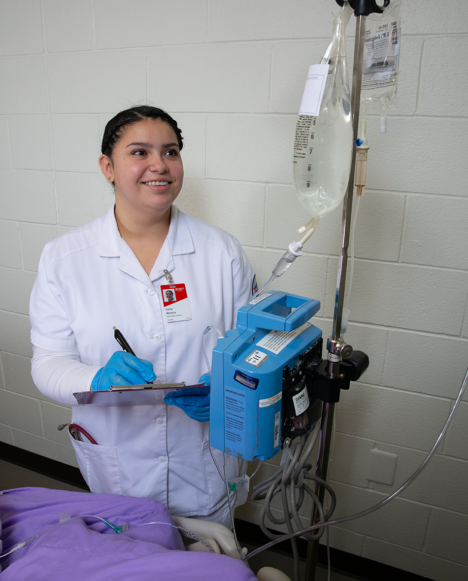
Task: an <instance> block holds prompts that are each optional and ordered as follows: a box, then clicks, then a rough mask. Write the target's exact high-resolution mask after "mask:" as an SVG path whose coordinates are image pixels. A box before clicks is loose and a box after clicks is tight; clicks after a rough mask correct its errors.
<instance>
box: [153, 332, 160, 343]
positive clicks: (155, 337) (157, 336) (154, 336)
mask: <svg viewBox="0 0 468 581" xmlns="http://www.w3.org/2000/svg"><path fill="white" fill-rule="evenodd" d="M153 339H154V340H155V341H161V335H158V333H156V335H153Z"/></svg>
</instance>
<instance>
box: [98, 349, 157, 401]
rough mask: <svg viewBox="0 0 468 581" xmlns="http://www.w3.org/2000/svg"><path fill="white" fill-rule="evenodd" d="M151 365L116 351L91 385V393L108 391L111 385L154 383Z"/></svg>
mask: <svg viewBox="0 0 468 581" xmlns="http://www.w3.org/2000/svg"><path fill="white" fill-rule="evenodd" d="M155 379H156V375H155V373H154V369H153V365H152V364H151V363H150V362H149V361H146V359H138V357H135V356H134V355H131V354H130V353H126V352H125V351H116V352H115V353H114V354H113V355H112V357H111V358H110V359H109V361H108V362H107V363H106V364H105V366H104V367H101V369H100V370H99V371H98V372H97V373H96V375H95V376H94V379H93V381H92V383H91V389H92V391H102V390H108V389H109V388H110V386H111V385H140V384H141V383H146V382H147V381H154V380H155Z"/></svg>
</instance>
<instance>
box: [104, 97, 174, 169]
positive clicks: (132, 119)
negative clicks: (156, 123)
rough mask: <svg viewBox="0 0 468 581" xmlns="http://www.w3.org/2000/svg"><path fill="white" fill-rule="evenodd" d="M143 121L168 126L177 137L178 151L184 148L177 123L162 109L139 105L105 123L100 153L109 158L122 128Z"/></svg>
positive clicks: (120, 135)
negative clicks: (156, 121)
mask: <svg viewBox="0 0 468 581" xmlns="http://www.w3.org/2000/svg"><path fill="white" fill-rule="evenodd" d="M145 119H161V121H164V122H165V123H167V124H168V125H170V126H171V127H172V129H173V130H174V133H175V134H176V136H177V143H178V144H179V149H180V150H182V147H183V146H184V144H183V143H182V139H183V137H182V131H181V130H180V129H179V126H178V125H177V121H176V120H175V119H173V118H172V117H171V116H170V115H169V113H166V111H163V110H162V109H158V108H157V107H151V106H150V105H139V106H138V107H132V108H131V109H126V110H125V111H121V112H120V113H117V115H116V116H115V117H113V118H112V119H111V120H110V121H109V122H108V123H107V125H106V128H105V129H104V135H103V136H102V145H101V152H102V153H103V154H104V155H107V157H110V158H111V157H112V152H113V151H114V147H115V146H116V144H117V143H118V141H119V140H120V138H121V137H122V133H123V130H124V128H125V127H126V126H127V125H131V124H133V123H138V122H139V121H144V120H145Z"/></svg>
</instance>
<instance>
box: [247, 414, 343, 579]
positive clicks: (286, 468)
mask: <svg viewBox="0 0 468 581" xmlns="http://www.w3.org/2000/svg"><path fill="white" fill-rule="evenodd" d="M319 434H320V425H319V424H318V422H316V423H315V424H314V426H313V430H312V433H311V434H310V435H309V436H308V437H306V436H302V437H301V438H300V439H299V440H298V441H297V442H295V443H294V444H293V445H292V446H291V440H289V439H286V440H285V443H284V448H283V460H282V466H280V468H279V469H278V470H276V472H275V473H274V474H273V475H272V476H270V477H269V478H266V479H265V480H263V481H262V482H260V483H259V484H257V485H256V486H254V489H253V490H254V492H253V495H252V500H263V499H264V500H265V502H264V505H263V507H262V510H261V513H260V528H261V530H262V532H263V533H264V534H265V535H266V536H267V537H268V538H270V539H274V540H275V542H277V541H278V539H282V540H286V538H288V539H290V540H291V546H292V552H293V559H294V579H295V581H298V580H299V554H298V550H297V544H296V539H295V537H296V536H297V535H295V534H294V531H295V530H298V529H299V530H300V529H301V528H302V527H303V525H302V523H301V520H300V517H299V510H300V508H301V506H302V505H303V503H304V500H305V498H306V495H308V496H309V497H310V498H311V499H312V502H313V504H314V506H316V507H317V512H318V515H319V520H320V522H325V521H326V519H328V518H330V517H331V515H332V513H333V511H334V509H335V506H336V496H335V493H334V492H333V490H332V488H331V487H330V486H329V485H328V484H327V483H326V482H324V481H323V480H321V479H319V478H318V477H317V476H315V475H314V474H310V473H309V471H310V470H311V469H312V464H311V463H308V459H309V456H310V454H311V452H312V450H313V449H314V447H315V444H316V443H317V440H318V436H319ZM306 480H313V481H315V482H319V483H320V484H321V485H322V486H323V487H324V488H325V489H326V490H327V492H328V493H329V494H330V497H331V506H330V509H329V511H328V514H324V510H323V507H322V504H321V503H320V501H319V499H318V497H317V495H316V494H315V492H314V491H313V490H312V489H311V488H310V487H309V486H308V485H307V484H306V483H305V481H306ZM277 494H280V495H281V499H282V503H283V517H282V518H278V517H275V516H274V515H273V513H272V510H271V503H272V501H273V499H274V497H275V496H276V495H277ZM266 518H268V520H269V521H270V522H272V523H273V524H278V525H282V524H285V525H286V527H287V529H288V535H286V536H284V535H282V534H274V533H272V532H271V531H270V530H269V529H268V528H267V526H266V522H265V521H266ZM323 532H324V531H323V530H321V531H318V532H317V533H316V534H314V535H309V534H306V535H305V538H306V539H307V540H318V539H319V538H320V537H321V536H322V535H323ZM254 552H255V553H257V552H258V549H257V551H254ZM252 554H253V553H252ZM250 556H251V555H249V556H248V557H246V559H248V558H250ZM246 559H245V560H246Z"/></svg>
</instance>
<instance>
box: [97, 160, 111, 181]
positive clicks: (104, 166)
mask: <svg viewBox="0 0 468 581" xmlns="http://www.w3.org/2000/svg"><path fill="white" fill-rule="evenodd" d="M99 165H100V167H101V171H102V173H103V175H104V177H105V178H106V180H107V181H108V182H110V183H111V184H113V183H114V166H113V165H112V160H111V159H110V158H109V157H107V155H101V156H100V157H99Z"/></svg>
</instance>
